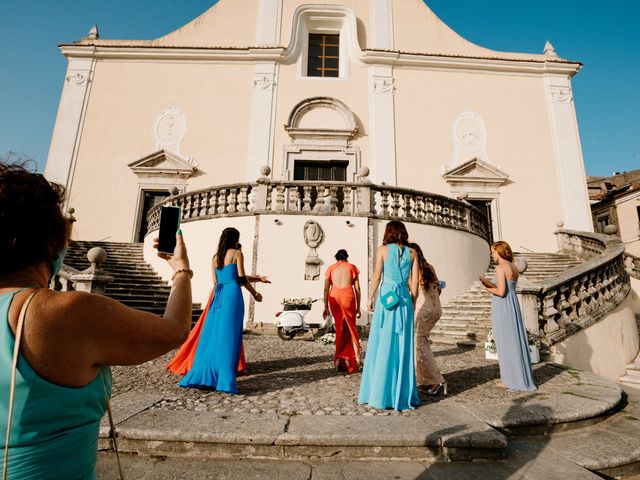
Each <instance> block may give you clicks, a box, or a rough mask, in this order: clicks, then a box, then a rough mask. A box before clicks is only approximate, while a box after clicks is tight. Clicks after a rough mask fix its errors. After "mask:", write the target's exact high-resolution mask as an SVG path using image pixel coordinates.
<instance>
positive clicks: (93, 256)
mask: <svg viewBox="0 0 640 480" xmlns="http://www.w3.org/2000/svg"><path fill="white" fill-rule="evenodd" d="M87 258H88V259H89V261H90V262H91V266H90V267H89V268H87V269H86V270H83V271H82V272H80V273H76V274H74V275H71V277H70V278H71V281H72V282H73V283H74V285H75V289H76V291H78V292H87V293H96V294H98V295H104V291H105V288H106V286H107V285H108V284H109V283H111V282H112V281H113V277H112V276H111V275H109V274H108V273H107V272H105V271H104V270H102V268H100V264H102V263H104V261H105V260H106V259H107V252H105V251H104V250H103V249H102V248H100V247H94V248H92V249H91V250H89V251H88V252H87Z"/></svg>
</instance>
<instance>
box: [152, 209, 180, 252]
mask: <svg viewBox="0 0 640 480" xmlns="http://www.w3.org/2000/svg"><path fill="white" fill-rule="evenodd" d="M181 217H182V210H181V208H180V207H173V206H164V205H163V206H162V207H160V233H159V235H158V237H159V238H158V252H160V253H166V254H168V255H173V251H174V250H175V248H176V232H177V231H178V228H179V227H180V219H181Z"/></svg>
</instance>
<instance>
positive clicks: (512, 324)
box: [491, 277, 536, 392]
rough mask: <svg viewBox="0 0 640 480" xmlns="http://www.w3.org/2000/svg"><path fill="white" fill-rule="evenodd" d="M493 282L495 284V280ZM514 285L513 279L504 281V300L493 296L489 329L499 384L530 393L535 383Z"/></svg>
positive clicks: (534, 387)
mask: <svg viewBox="0 0 640 480" xmlns="http://www.w3.org/2000/svg"><path fill="white" fill-rule="evenodd" d="M493 281H494V283H495V281H496V280H495V277H494V279H493ZM516 283H517V281H516V280H507V284H506V289H507V290H506V292H505V295H504V297H498V296H496V295H493V297H492V299H491V326H492V328H493V338H494V339H495V341H496V348H497V350H498V363H499V364H500V381H501V382H502V383H503V384H504V385H505V386H506V387H507V388H509V389H511V390H521V391H525V392H533V391H534V390H536V384H535V383H534V381H533V373H532V371H531V355H530V354H529V343H528V342H527V332H526V330H525V328H524V321H523V320H522V313H521V312H520V304H519V303H518V296H517V295H516Z"/></svg>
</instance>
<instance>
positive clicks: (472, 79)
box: [394, 68, 563, 252]
mask: <svg viewBox="0 0 640 480" xmlns="http://www.w3.org/2000/svg"><path fill="white" fill-rule="evenodd" d="M394 75H395V77H396V92H395V110H396V138H397V140H396V149H397V152H398V184H399V185H402V186H406V187H410V188H416V189H420V190H426V191H430V192H436V193H440V194H443V195H449V194H450V192H451V188H450V186H449V185H448V184H447V183H446V182H445V180H444V179H443V178H442V175H441V168H442V166H444V165H446V164H450V163H451V159H452V155H453V147H454V145H453V140H452V139H453V124H454V121H455V120H456V118H457V117H458V116H459V115H460V114H461V113H462V112H463V111H464V110H466V109H469V110H473V111H474V112H475V113H476V114H477V115H479V116H480V117H481V118H482V119H483V120H484V123H485V125H486V131H487V143H486V150H487V154H488V155H489V158H488V159H483V160H489V161H490V162H491V163H492V164H494V165H497V166H499V167H501V168H502V169H503V172H504V173H506V174H507V175H509V180H510V182H511V183H510V184H508V185H506V186H503V187H501V188H500V189H499V192H500V195H499V205H500V218H501V225H502V237H503V239H504V240H506V241H508V242H510V243H511V245H512V247H513V248H514V250H520V248H519V247H520V246H523V247H526V248H529V249H531V250H534V251H547V252H550V251H555V240H554V238H553V235H551V233H552V232H553V230H554V228H555V223H556V221H557V220H560V219H562V217H563V216H562V210H561V206H560V190H559V184H558V181H557V180H556V178H557V177H556V172H555V162H554V156H553V155H554V153H553V146H552V143H551V137H550V128H549V116H548V115H549V114H548V111H547V108H546V101H545V93H544V84H543V80H542V79H541V78H538V77H534V76H526V75H513V74H511V75H505V74H491V73H488V72H478V73H470V72H460V71H451V72H445V71H419V70H417V69H408V68H400V69H396V70H395V72H394ZM541 189H542V190H541ZM542 191H544V194H541V192H542ZM531 199H535V201H530V200H531ZM525 218H526V219H534V220H533V221H527V222H523V219H525Z"/></svg>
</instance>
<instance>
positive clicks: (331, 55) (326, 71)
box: [307, 33, 340, 78]
mask: <svg viewBox="0 0 640 480" xmlns="http://www.w3.org/2000/svg"><path fill="white" fill-rule="evenodd" d="M339 65H340V35H325V34H323V33H310V34H309V52H308V57H307V76H309V77H322V78H325V77H339V76H340V67H339Z"/></svg>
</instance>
